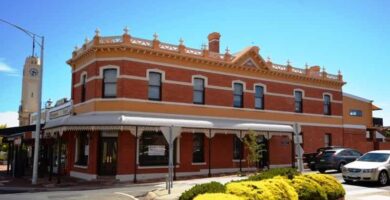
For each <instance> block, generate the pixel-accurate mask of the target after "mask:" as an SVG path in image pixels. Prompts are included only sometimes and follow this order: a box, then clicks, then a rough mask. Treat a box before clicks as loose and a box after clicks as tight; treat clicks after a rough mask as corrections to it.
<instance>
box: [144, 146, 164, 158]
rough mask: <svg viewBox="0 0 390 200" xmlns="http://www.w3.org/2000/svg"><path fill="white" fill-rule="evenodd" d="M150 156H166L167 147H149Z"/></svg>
mask: <svg viewBox="0 0 390 200" xmlns="http://www.w3.org/2000/svg"><path fill="white" fill-rule="evenodd" d="M148 155H149V156H164V155H165V145H149V146H148Z"/></svg>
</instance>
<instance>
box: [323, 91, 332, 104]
mask: <svg viewBox="0 0 390 200" xmlns="http://www.w3.org/2000/svg"><path fill="white" fill-rule="evenodd" d="M325 95H329V97H330V102H331V103H332V102H333V95H332V94H331V93H329V92H324V93H322V99H323V101H325Z"/></svg>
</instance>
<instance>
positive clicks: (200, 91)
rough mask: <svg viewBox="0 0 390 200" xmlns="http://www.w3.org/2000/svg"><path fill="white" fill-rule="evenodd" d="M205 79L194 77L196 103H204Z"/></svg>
mask: <svg viewBox="0 0 390 200" xmlns="http://www.w3.org/2000/svg"><path fill="white" fill-rule="evenodd" d="M204 85H205V84H204V79H203V78H194V97H193V102H194V103H195V104H204Z"/></svg>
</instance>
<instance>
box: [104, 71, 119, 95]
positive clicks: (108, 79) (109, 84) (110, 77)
mask: <svg viewBox="0 0 390 200" xmlns="http://www.w3.org/2000/svg"><path fill="white" fill-rule="evenodd" d="M116 83H117V69H104V70H103V97H105V98H113V97H116Z"/></svg>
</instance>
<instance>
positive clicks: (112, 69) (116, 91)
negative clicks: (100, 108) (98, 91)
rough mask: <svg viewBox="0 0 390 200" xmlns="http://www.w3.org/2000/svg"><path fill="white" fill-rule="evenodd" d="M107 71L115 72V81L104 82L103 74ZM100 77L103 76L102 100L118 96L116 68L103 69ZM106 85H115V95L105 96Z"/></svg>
mask: <svg viewBox="0 0 390 200" xmlns="http://www.w3.org/2000/svg"><path fill="white" fill-rule="evenodd" d="M107 71H115V81H112V82H106V80H105V79H106V76H105V73H106V72H107ZM102 75H103V80H102V86H103V87H102V97H103V98H116V97H117V95H118V87H117V86H118V69H117V68H104V69H103V70H102ZM106 84H115V95H106V94H105V93H106V89H105V88H106V87H105V86H106Z"/></svg>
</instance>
